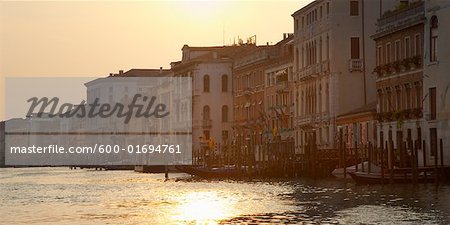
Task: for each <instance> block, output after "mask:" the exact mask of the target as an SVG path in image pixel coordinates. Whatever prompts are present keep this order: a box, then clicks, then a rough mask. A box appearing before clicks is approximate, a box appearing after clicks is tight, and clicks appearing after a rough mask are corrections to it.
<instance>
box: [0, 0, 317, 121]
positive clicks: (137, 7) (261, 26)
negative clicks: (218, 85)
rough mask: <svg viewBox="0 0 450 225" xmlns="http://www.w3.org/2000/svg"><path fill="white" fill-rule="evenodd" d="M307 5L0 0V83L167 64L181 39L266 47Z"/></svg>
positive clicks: (288, 28) (299, 1) (175, 56)
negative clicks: (250, 41)
mask: <svg viewBox="0 0 450 225" xmlns="http://www.w3.org/2000/svg"><path fill="white" fill-rule="evenodd" d="M309 2H311V1H302V0H297V1H292V0H291V1H248V0H247V1H215V2H208V1H136V2H124V1H123V2H122V1H115V2H109V1H108V2H105V1H103V2H101V1H100V2H90V1H78V2H76V1H75V2H66V1H64V2H56V1H47V2H34V1H29V2H14V1H7V2H0V75H1V83H0V85H2V86H1V88H2V90H4V86H3V85H4V78H5V77H16V76H33V77H36V76H38V77H40V76H42V77H48V76H61V77H65V76H66V77H78V76H87V77H97V76H105V75H107V74H109V73H110V72H117V71H118V70H121V69H122V70H125V71H126V70H128V69H131V68H159V67H160V66H162V67H164V68H168V67H169V63H170V62H172V61H178V60H180V59H181V48H182V46H183V45H184V44H188V45H190V46H212V45H223V44H225V45H227V44H232V43H233V40H234V39H236V41H237V37H238V36H239V37H241V38H243V39H244V40H245V39H246V38H247V37H249V36H252V35H257V44H259V45H263V44H266V42H269V43H272V44H273V43H276V42H277V41H279V40H280V39H281V38H282V34H283V33H288V32H293V20H292V17H291V14H292V13H293V12H295V11H296V10H298V9H300V8H301V7H303V6H305V5H306V4H307V3H309ZM1 95H3V91H2V94H1ZM2 99H3V98H2ZM0 106H1V108H2V109H3V108H4V107H3V101H2V102H0ZM1 111H2V112H1V114H0V120H1V119H3V118H4V114H3V110H1Z"/></svg>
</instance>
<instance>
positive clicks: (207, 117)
mask: <svg viewBox="0 0 450 225" xmlns="http://www.w3.org/2000/svg"><path fill="white" fill-rule="evenodd" d="M209 111H210V110H209V106H208V105H205V106H203V120H210V118H211V117H210V114H209Z"/></svg>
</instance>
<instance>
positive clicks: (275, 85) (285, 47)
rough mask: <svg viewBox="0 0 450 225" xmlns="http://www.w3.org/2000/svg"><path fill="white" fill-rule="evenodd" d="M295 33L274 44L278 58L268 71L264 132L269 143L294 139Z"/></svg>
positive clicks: (273, 59)
mask: <svg viewBox="0 0 450 225" xmlns="http://www.w3.org/2000/svg"><path fill="white" fill-rule="evenodd" d="M293 38H294V36H293V34H284V35H283V40H281V41H279V42H278V43H277V44H275V45H274V51H275V52H276V55H275V56H274V57H272V58H271V59H270V60H269V61H268V62H267V65H266V69H265V70H264V95H265V97H264V112H263V113H264V114H263V115H262V116H263V119H264V121H263V122H264V131H263V138H264V140H265V141H266V142H269V143H271V142H272V143H273V142H276V141H279V142H282V143H288V142H289V143H292V144H293V140H294V129H293V117H294V97H293V96H294V82H293V68H292V62H293V59H294V54H293Z"/></svg>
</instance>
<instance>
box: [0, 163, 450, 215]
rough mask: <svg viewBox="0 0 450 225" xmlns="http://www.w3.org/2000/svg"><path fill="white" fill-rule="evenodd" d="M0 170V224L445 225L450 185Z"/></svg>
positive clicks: (50, 170)
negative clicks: (212, 179) (196, 178)
mask: <svg viewBox="0 0 450 225" xmlns="http://www.w3.org/2000/svg"><path fill="white" fill-rule="evenodd" d="M170 176H171V179H170V180H169V181H166V182H165V181H164V175H163V174H142V173H135V172H133V171H95V170H69V169H67V168H20V169H12V168H7V169H0V203H1V204H0V224H218V223H224V224H227V223H241V222H248V223H294V224H295V223H302V222H304V223H322V224H450V186H449V185H440V186H438V187H437V186H435V185H434V184H420V185H416V186H414V185H385V186H381V185H375V186H364V185H363V186H358V185H355V184H353V182H352V181H351V180H348V181H347V182H345V181H343V180H335V179H328V180H318V181H312V180H291V181H286V180H283V181H280V180H272V181H267V180H266V181H205V180H192V179H189V176H187V175H185V174H171V175H170Z"/></svg>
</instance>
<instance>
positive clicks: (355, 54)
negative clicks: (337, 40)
mask: <svg viewBox="0 0 450 225" xmlns="http://www.w3.org/2000/svg"><path fill="white" fill-rule="evenodd" d="M350 42H351V51H350V52H351V53H350V54H351V59H359V37H352V38H350Z"/></svg>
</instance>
